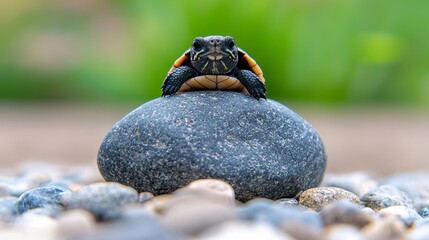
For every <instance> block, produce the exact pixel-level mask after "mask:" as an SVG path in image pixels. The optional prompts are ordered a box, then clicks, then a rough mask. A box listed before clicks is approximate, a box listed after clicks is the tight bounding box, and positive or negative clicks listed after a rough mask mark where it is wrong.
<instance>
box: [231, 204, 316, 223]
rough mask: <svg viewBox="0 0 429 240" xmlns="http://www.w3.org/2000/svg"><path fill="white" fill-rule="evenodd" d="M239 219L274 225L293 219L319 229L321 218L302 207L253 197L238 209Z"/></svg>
mask: <svg viewBox="0 0 429 240" xmlns="http://www.w3.org/2000/svg"><path fill="white" fill-rule="evenodd" d="M238 214H239V217H240V219H242V220H248V221H263V222H267V223H270V224H272V225H273V226H276V227H281V226H282V225H285V224H286V222H290V221H295V222H299V223H301V224H304V225H306V226H308V228H314V229H317V230H319V229H321V228H322V227H323V222H322V218H321V216H320V215H319V214H317V213H315V212H311V211H306V210H305V209H304V208H301V207H297V206H291V207H284V206H280V205H278V204H276V203H275V202H273V201H270V200H264V199H255V200H252V201H250V202H248V203H247V204H245V205H244V206H242V207H241V208H239V209H238Z"/></svg>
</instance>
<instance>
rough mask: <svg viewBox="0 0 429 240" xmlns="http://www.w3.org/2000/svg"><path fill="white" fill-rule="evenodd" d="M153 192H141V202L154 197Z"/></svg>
mask: <svg viewBox="0 0 429 240" xmlns="http://www.w3.org/2000/svg"><path fill="white" fill-rule="evenodd" d="M153 197H154V196H153V194H152V193H150V192H141V193H139V203H144V202H147V201H149V200H151V199H152V198H153Z"/></svg>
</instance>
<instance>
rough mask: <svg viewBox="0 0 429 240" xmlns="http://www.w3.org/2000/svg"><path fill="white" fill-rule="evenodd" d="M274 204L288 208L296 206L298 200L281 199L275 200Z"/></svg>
mask: <svg viewBox="0 0 429 240" xmlns="http://www.w3.org/2000/svg"><path fill="white" fill-rule="evenodd" d="M276 203H278V204H279V205H280V206H285V207H290V206H297V205H298V200H296V199H295V198H281V199H278V200H276Z"/></svg>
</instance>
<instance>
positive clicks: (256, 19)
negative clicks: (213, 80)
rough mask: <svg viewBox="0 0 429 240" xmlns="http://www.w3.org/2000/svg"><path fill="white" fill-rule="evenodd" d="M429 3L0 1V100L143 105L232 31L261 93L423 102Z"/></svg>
mask: <svg viewBox="0 0 429 240" xmlns="http://www.w3.org/2000/svg"><path fill="white" fill-rule="evenodd" d="M428 24H429V1H428V0H410V1H404V0H294V1H280V0H265V1H259V0H258V1H248V0H247V1H244V0H240V1H230V0H218V1H178V0H169V1H141V0H129V1H113V0H109V1H106V0H92V1H89V0H22V1H17V0H2V1H0V100H7V101H15V100H18V101H21V100H31V101H34V100H40V101H95V102H105V101H141V102H143V101H146V100H149V99H152V98H156V97H159V96H160V86H161V84H162V81H163V79H164V77H165V75H166V73H167V71H168V69H169V68H170V66H171V65H172V63H173V62H174V60H175V59H176V58H178V57H179V56H180V55H181V54H182V53H183V52H184V51H185V50H186V49H187V48H189V46H190V44H191V42H192V40H193V38H194V37H195V36H199V35H201V36H206V35H215V34H216V35H231V36H233V37H234V38H235V40H236V42H237V44H238V45H239V46H240V47H241V48H243V49H244V50H245V51H247V52H248V53H249V54H250V55H251V56H252V57H253V58H254V59H255V60H256V61H257V62H258V63H259V65H260V66H261V68H262V69H263V71H264V75H265V78H266V80H267V88H268V97H269V98H273V99H277V100H279V101H304V102H318V103H334V104H394V105H398V104H399V105H407V106H408V105H411V106H427V105H428V103H429V101H428V100H429V25H428Z"/></svg>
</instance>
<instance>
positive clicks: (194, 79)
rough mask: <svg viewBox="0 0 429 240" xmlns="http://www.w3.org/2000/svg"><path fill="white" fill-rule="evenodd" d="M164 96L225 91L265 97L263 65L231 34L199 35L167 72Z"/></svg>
mask: <svg viewBox="0 0 429 240" xmlns="http://www.w3.org/2000/svg"><path fill="white" fill-rule="evenodd" d="M161 89H162V96H163V97H165V96H170V95H174V94H176V93H183V92H187V91H194V90H224V91H237V92H242V93H244V94H250V95H251V96H252V97H254V98H256V99H258V100H259V99H261V98H263V99H266V88H265V79H264V76H263V73H262V70H261V68H260V67H259V65H258V64H257V63H256V61H255V60H253V59H252V58H251V57H250V56H249V55H248V54H247V53H246V52H245V51H244V50H242V49H240V48H239V47H237V45H236V43H235V41H234V39H233V38H232V37H230V36H207V37H196V38H195V39H194V41H193V42H192V46H191V48H190V49H188V50H186V51H185V52H184V53H183V55H182V56H180V57H179V58H178V59H177V60H176V61H175V62H174V64H173V66H172V67H171V68H170V70H169V71H168V74H167V77H166V78H165V80H164V83H163V85H162V87H161Z"/></svg>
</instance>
